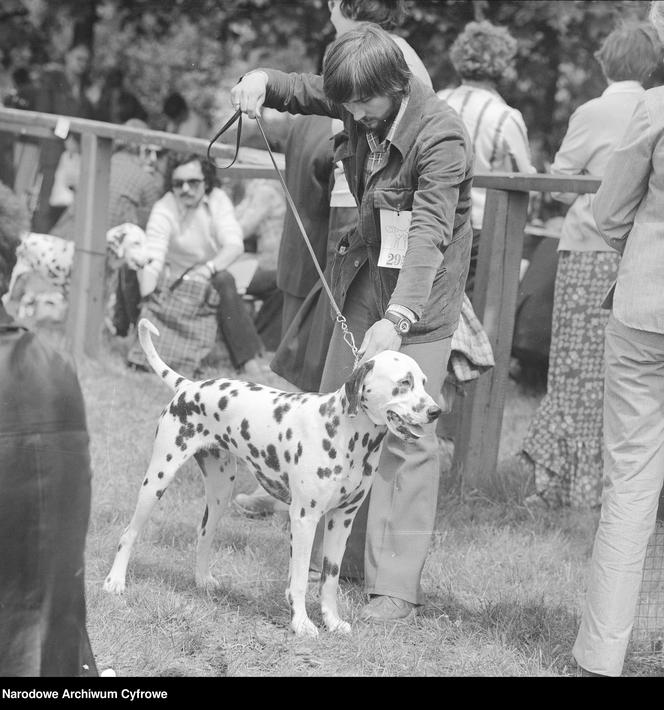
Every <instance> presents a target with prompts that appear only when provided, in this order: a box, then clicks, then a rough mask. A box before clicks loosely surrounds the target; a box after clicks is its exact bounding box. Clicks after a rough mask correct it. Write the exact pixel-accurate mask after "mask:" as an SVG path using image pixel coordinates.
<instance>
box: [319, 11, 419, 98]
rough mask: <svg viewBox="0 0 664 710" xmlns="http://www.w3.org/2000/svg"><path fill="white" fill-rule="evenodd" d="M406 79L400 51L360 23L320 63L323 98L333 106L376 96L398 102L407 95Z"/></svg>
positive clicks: (407, 74)
mask: <svg viewBox="0 0 664 710" xmlns="http://www.w3.org/2000/svg"><path fill="white" fill-rule="evenodd" d="M410 78H411V72H410V69H409V68H408V64H406V60H405V59H404V56H403V52H402V51H401V49H399V47H398V46H397V44H396V42H395V41H394V40H393V39H392V38H391V37H390V35H389V34H388V33H387V32H385V30H383V29H381V28H380V27H378V25H374V24H372V23H363V24H361V25H360V26H358V27H357V28H356V29H354V30H350V31H349V32H346V33H344V34H343V35H342V36H341V37H339V38H338V39H336V40H335V41H334V42H333V43H332V44H331V45H330V47H329V49H328V50H327V53H326V54H325V59H324V61H323V87H324V89H325V95H326V96H327V97H328V98H329V99H330V100H331V101H334V102H335V103H345V102H347V101H350V100H351V99H354V100H367V99H371V98H374V97H376V96H389V97H391V98H393V99H395V100H396V99H399V100H400V99H401V98H403V96H405V95H406V94H407V93H408V87H409V83H410Z"/></svg>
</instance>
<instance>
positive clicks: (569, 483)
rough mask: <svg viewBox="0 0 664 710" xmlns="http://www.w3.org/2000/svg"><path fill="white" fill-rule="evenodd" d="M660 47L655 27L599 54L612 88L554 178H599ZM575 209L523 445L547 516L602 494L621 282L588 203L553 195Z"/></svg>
mask: <svg viewBox="0 0 664 710" xmlns="http://www.w3.org/2000/svg"><path fill="white" fill-rule="evenodd" d="M661 51H662V46H661V44H660V42H659V40H658V38H657V35H656V33H655V32H654V30H653V28H652V26H651V25H649V24H633V25H625V26H622V27H619V28H617V29H615V30H614V31H613V32H612V33H611V34H610V35H609V36H608V37H607V38H606V39H605V41H604V43H603V44H602V47H601V48H600V50H599V51H598V52H597V53H596V55H595V56H596V58H597V60H598V61H599V63H600V65H601V67H602V70H603V72H604V75H605V77H606V79H607V81H608V83H609V86H608V87H607V88H606V89H605V91H604V92H603V93H602V95H601V96H599V97H598V98H596V99H593V100H591V101H588V102H587V103H585V104H583V105H582V106H580V107H579V108H578V109H577V110H576V111H575V112H574V113H573V114H572V117H571V118H570V122H569V126H568V130H567V133H566V135H565V137H564V139H563V142H562V145H561V147H560V150H559V151H558V153H557V155H556V157H555V159H554V162H553V165H552V167H551V172H553V173H557V174H559V175H565V176H573V175H592V176H594V177H602V176H603V175H604V171H605V168H606V165H607V163H608V161H609V158H610V156H611V154H612V152H613V150H614V147H615V145H616V144H617V142H618V141H619V140H620V138H621V137H622V135H623V133H624V132H625V129H626V128H627V125H628V123H629V120H630V118H631V116H632V114H633V112H634V109H635V107H636V105H637V103H638V102H639V100H640V99H641V98H642V96H643V94H644V91H645V90H644V88H643V83H644V82H645V81H646V80H647V79H648V77H649V76H650V74H652V72H653V71H654V70H655V69H656V67H657V66H658V64H659V61H660V58H661ZM554 197H556V199H559V200H561V201H563V202H566V203H568V204H570V208H569V210H568V212H567V215H566V217H565V221H564V223H563V228H562V233H561V237H560V244H559V247H558V253H559V256H558V269H557V273H556V283H555V296H554V306H553V323H552V333H551V352H550V355H549V375H548V382H547V394H546V396H545V397H544V399H543V400H542V402H541V404H540V406H539V408H538V410H537V412H536V414H535V417H534V419H533V421H532V423H531V425H530V429H529V431H528V434H527V435H526V438H525V440H524V442H523V445H522V451H521V452H520V458H521V460H522V462H523V463H524V465H525V467H526V469H527V470H528V472H529V473H530V474H531V475H534V480H535V489H536V493H535V494H534V495H533V496H531V497H530V498H529V499H528V501H529V502H530V503H543V504H546V505H548V506H553V507H556V506H571V507H577V508H587V507H591V508H593V507H596V506H599V504H600V498H601V494H602V465H603V464H602V459H603V456H602V399H603V373H604V329H605V327H606V323H607V319H608V315H609V314H608V311H606V310H603V309H602V307H601V304H602V301H603V299H604V296H605V294H606V292H607V291H608V289H609V287H610V286H611V284H612V283H613V281H614V280H615V278H616V273H617V271H618V263H619V261H620V255H619V254H618V253H617V252H616V251H615V250H614V249H612V248H611V247H610V246H609V245H608V244H607V243H606V242H605V241H604V239H602V237H601V235H600V233H599V231H598V229H597V226H596V225H595V220H594V218H593V214H592V201H593V196H592V195H590V194H585V195H577V194H556V195H554Z"/></svg>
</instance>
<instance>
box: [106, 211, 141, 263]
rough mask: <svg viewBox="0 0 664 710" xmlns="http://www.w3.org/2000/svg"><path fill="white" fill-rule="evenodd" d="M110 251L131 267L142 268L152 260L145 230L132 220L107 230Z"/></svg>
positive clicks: (107, 242)
mask: <svg viewBox="0 0 664 710" xmlns="http://www.w3.org/2000/svg"><path fill="white" fill-rule="evenodd" d="M106 244H107V245H108V248H109V251H110V252H111V254H113V256H115V257H116V259H118V260H119V261H122V262H124V263H126V264H127V266H128V267H129V268H130V269H134V270H135V271H137V270H138V269H142V268H143V267H144V266H145V265H146V264H147V263H148V261H149V260H150V258H149V255H148V248H147V239H146V236H145V232H144V231H143V230H142V229H141V228H140V227H139V226H138V225H137V224H131V222H125V223H124V224H119V225H118V226H117V227H113V228H112V229H109V230H108V232H106Z"/></svg>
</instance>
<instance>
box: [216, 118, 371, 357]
mask: <svg viewBox="0 0 664 710" xmlns="http://www.w3.org/2000/svg"><path fill="white" fill-rule="evenodd" d="M236 121H237V122H238V125H237V140H236V144H235V155H234V156H233V160H231V162H230V163H229V164H228V165H224V166H220V165H217V163H216V162H215V161H214V159H213V158H212V156H211V154H210V151H211V149H212V146H213V145H214V143H215V142H216V141H217V140H218V139H219V138H220V137H221V136H222V135H223V134H224V133H225V132H226V131H227V130H228V129H229V128H230V127H231V126H232V125H233V124H234V123H235V122H236ZM256 124H257V125H258V130H259V131H260V134H261V136H263V141H265V147H266V148H267V152H268V155H269V156H270V160H271V161H272V165H273V166H274V170H275V172H276V173H277V177H278V178H279V181H280V182H281V187H282V188H283V191H284V195H285V197H286V201H287V202H288V206H289V207H290V209H291V211H292V213H293V216H294V217H295V221H296V222H297V226H298V228H299V230H300V234H301V235H302V238H303V239H304V243H305V244H306V245H307V249H308V250H309V254H310V255H311V259H312V261H313V263H314V266H315V267H316V271H317V272H318V276H319V278H320V280H321V283H322V285H323V287H324V288H325V292H326V293H327V296H328V298H329V299H330V302H331V303H332V307H333V308H334V312H335V313H336V321H337V323H339V325H340V326H341V330H342V332H343V338H344V342H345V343H346V344H347V345H348V347H349V348H350V349H351V351H352V353H353V356H354V357H355V367H357V362H358V359H359V356H358V352H357V347H356V346H355V338H353V334H352V333H351V332H350V330H348V323H347V322H346V318H345V316H344V315H343V313H342V312H341V310H340V309H339V306H338V305H337V303H336V301H335V300H334V296H333V294H332V290H331V289H330V287H329V285H328V283H327V281H326V280H325V275H324V274H323V270H322V269H321V268H320V264H319V263H318V259H317V258H316V253H315V252H314V249H313V247H312V246H311V242H310V241H309V237H308V236H307V232H306V230H305V228H304V225H303V224H302V219H301V218H300V215H299V213H298V211H297V207H296V206H295V202H294V201H293V198H292V197H291V194H290V191H289V189H288V186H287V185H286V181H285V180H284V178H283V176H282V174H281V171H280V170H279V167H278V166H277V161H276V160H275V159H274V155H273V153H272V149H271V148H270V142H269V141H268V139H267V136H266V135H265V131H264V130H263V124H262V123H261V120H260V117H259V116H256ZM241 133H242V111H241V110H240V109H237V111H236V112H235V113H234V114H233V116H231V118H229V119H228V121H226V123H225V124H224V125H223V126H222V127H221V128H220V129H219V131H217V133H216V135H215V136H214V137H213V138H212V140H211V141H210V143H209V144H208V149H207V159H208V160H209V161H210V162H211V163H212V165H214V167H215V168H217V169H219V170H227V169H228V168H230V167H231V165H233V163H235V161H236V160H237V156H238V153H239V152H240V136H241Z"/></svg>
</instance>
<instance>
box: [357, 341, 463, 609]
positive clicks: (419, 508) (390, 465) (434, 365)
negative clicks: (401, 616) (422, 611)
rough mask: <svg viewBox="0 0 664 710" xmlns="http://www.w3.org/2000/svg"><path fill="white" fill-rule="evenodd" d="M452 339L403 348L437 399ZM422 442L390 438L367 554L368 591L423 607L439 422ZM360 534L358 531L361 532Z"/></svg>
mask: <svg viewBox="0 0 664 710" xmlns="http://www.w3.org/2000/svg"><path fill="white" fill-rule="evenodd" d="M451 345H452V338H451V337H449V338H445V339H444V340H436V341H433V342H430V343H417V344H412V345H405V346H402V348H401V352H402V353H404V354H405V355H410V357H412V358H413V359H414V360H415V361H416V362H417V363H418V364H419V366H420V367H421V368H422V371H423V372H424V374H425V376H426V378H427V383H426V390H427V392H429V394H430V395H431V396H432V397H434V398H435V397H437V395H438V394H439V393H440V390H441V387H442V384H443V379H444V377H445V373H446V371H447V361H448V359H449V356H450V348H451ZM425 429H426V433H425V435H424V436H423V437H422V438H421V439H417V440H415V441H403V440H402V439H399V438H398V437H396V436H394V435H393V434H391V433H389V432H388V434H387V436H386V437H385V443H384V444H383V450H382V452H381V457H380V461H379V463H378V472H377V473H376V476H375V477H374V482H373V486H372V488H371V496H370V499H369V507H368V516H367V523H366V547H365V555H364V579H365V591H366V592H367V593H368V594H370V595H380V596H389V597H396V598H398V599H403V600H405V601H407V602H410V603H411V604H423V603H424V595H423V593H422V590H421V587H420V578H421V575H422V569H423V567H424V563H425V561H426V558H427V554H428V551H429V544H430V542H431V535H432V533H433V530H434V526H435V522H436V510H437V503H438V484H439V482H440V463H439V456H438V441H437V437H436V423H435V422H433V423H431V424H429V425H427V426H426V427H425ZM358 532H359V531H358Z"/></svg>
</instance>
